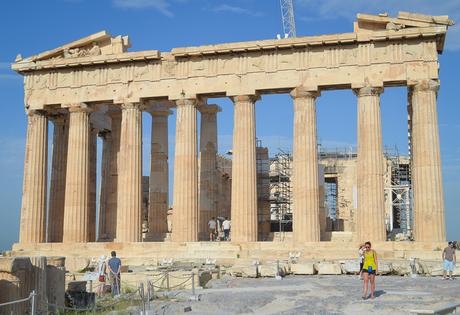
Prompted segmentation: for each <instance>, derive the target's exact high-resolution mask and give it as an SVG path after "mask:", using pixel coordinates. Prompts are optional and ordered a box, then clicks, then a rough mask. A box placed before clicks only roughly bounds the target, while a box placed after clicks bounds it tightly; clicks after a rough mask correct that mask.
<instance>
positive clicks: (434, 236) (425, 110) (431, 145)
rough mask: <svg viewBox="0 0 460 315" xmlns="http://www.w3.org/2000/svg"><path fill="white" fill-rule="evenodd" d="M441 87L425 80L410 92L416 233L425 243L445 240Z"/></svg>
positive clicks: (416, 236) (418, 238)
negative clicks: (440, 133)
mask: <svg viewBox="0 0 460 315" xmlns="http://www.w3.org/2000/svg"><path fill="white" fill-rule="evenodd" d="M438 89H439V82H438V81H435V80H426V81H421V82H419V83H418V84H417V85H415V86H414V87H413V88H412V91H411V101H412V104H411V107H412V115H411V116H412V137H411V138H412V161H411V162H412V189H413V196H414V232H415V235H414V236H415V240H416V241H422V242H424V241H431V242H441V241H445V239H446V230H445V218H444V197H443V189H442V173H441V154H440V148H439V132H438V113H437V108H436V107H437V106H436V97H437V91H438Z"/></svg>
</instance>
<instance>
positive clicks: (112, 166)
mask: <svg viewBox="0 0 460 315" xmlns="http://www.w3.org/2000/svg"><path fill="white" fill-rule="evenodd" d="M109 116H110V117H111V120H112V123H111V128H112V131H111V138H112V140H111V145H110V157H109V159H110V161H109V175H108V179H107V180H108V183H107V190H108V191H107V194H108V196H107V208H106V211H105V220H106V237H105V239H104V240H105V241H113V240H114V239H115V238H116V235H117V211H118V172H119V163H120V162H119V160H120V136H121V111H113V112H109Z"/></svg>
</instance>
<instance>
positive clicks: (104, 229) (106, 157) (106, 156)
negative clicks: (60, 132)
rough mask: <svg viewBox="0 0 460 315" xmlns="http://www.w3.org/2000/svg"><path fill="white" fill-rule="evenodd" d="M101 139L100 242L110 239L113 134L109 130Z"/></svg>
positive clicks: (101, 133)
mask: <svg viewBox="0 0 460 315" xmlns="http://www.w3.org/2000/svg"><path fill="white" fill-rule="evenodd" d="M99 137H101V138H102V158H101V188H100V195H99V233H98V241H105V240H107V239H108V229H109V227H108V224H107V211H108V197H109V193H108V191H109V183H110V175H109V174H110V151H111V145H112V134H111V132H110V131H108V130H103V131H101V132H99Z"/></svg>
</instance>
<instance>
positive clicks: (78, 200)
mask: <svg viewBox="0 0 460 315" xmlns="http://www.w3.org/2000/svg"><path fill="white" fill-rule="evenodd" d="M90 111H91V110H90V108H89V107H88V106H87V105H86V104H73V105H71V106H70V107H69V143H68V150H67V152H68V153H67V170H66V187H65V202H64V232H63V242H64V243H86V242H88V224H89V222H88V218H89V215H88V205H89V203H88V198H89V196H88V195H89V188H88V187H89V181H90V176H89V175H90V164H89V142H90V129H89V128H90V122H89V113H90Z"/></svg>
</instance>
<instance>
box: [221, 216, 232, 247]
mask: <svg viewBox="0 0 460 315" xmlns="http://www.w3.org/2000/svg"><path fill="white" fill-rule="evenodd" d="M231 225H232V224H231V222H230V220H229V219H228V218H227V217H226V218H225V220H224V222H222V228H223V229H224V239H225V240H226V241H228V240H229V239H230V227H231Z"/></svg>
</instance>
